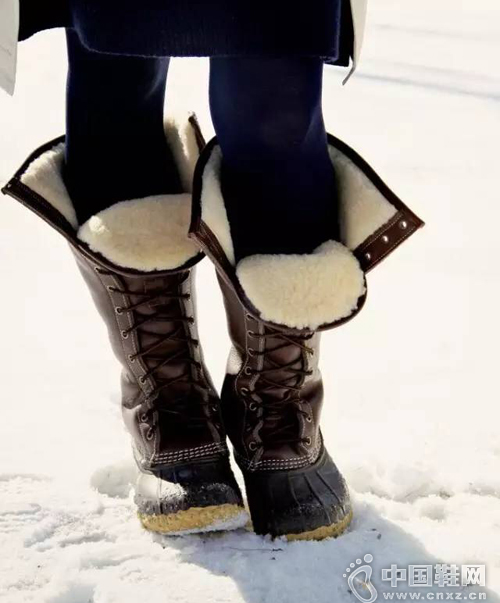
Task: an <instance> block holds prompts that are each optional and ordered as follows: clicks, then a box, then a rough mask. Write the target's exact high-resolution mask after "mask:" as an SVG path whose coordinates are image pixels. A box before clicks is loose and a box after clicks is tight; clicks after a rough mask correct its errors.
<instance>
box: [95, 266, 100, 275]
mask: <svg viewBox="0 0 500 603" xmlns="http://www.w3.org/2000/svg"><path fill="white" fill-rule="evenodd" d="M94 270H95V271H96V272H97V274H102V270H101V269H100V268H99V266H94Z"/></svg>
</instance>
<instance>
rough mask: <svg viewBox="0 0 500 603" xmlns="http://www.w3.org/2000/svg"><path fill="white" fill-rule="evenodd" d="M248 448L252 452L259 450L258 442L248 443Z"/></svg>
mask: <svg viewBox="0 0 500 603" xmlns="http://www.w3.org/2000/svg"><path fill="white" fill-rule="evenodd" d="M248 449H249V450H251V451H252V452H254V451H255V450H257V443H256V442H250V443H249V444H248Z"/></svg>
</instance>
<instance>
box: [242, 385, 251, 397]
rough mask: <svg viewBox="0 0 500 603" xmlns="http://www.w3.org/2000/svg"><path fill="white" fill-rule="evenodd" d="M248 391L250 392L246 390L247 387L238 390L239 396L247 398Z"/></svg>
mask: <svg viewBox="0 0 500 603" xmlns="http://www.w3.org/2000/svg"><path fill="white" fill-rule="evenodd" d="M249 391H250V390H249V389H248V387H242V388H241V389H240V394H241V395H242V396H247V395H248V392H249Z"/></svg>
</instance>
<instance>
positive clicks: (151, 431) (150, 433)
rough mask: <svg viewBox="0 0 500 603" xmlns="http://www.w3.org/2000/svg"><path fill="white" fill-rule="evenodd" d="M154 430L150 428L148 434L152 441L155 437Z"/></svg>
mask: <svg viewBox="0 0 500 603" xmlns="http://www.w3.org/2000/svg"><path fill="white" fill-rule="evenodd" d="M154 435H155V433H154V431H153V430H152V429H148V433H147V434H146V440H148V442H150V441H151V440H152V439H153V438H154Z"/></svg>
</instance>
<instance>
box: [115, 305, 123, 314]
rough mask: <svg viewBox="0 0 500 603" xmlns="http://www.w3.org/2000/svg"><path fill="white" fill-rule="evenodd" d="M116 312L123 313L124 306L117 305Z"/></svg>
mask: <svg viewBox="0 0 500 603" xmlns="http://www.w3.org/2000/svg"><path fill="white" fill-rule="evenodd" d="M115 312H116V313H117V314H123V308H122V307H120V306H116V308H115Z"/></svg>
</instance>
